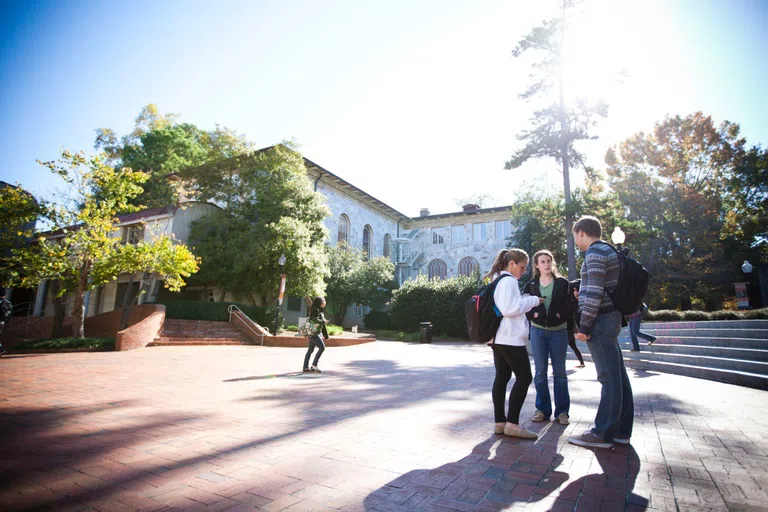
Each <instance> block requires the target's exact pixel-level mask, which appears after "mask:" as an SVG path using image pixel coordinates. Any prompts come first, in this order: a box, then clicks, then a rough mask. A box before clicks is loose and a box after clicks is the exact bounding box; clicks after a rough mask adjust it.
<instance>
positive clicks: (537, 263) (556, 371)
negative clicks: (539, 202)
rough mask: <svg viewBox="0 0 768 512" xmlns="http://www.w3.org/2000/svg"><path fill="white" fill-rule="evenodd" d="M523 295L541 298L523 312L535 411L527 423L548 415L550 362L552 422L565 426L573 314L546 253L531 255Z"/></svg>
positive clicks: (564, 283) (569, 299)
mask: <svg viewBox="0 0 768 512" xmlns="http://www.w3.org/2000/svg"><path fill="white" fill-rule="evenodd" d="M523 291H524V293H526V294H528V295H534V296H537V297H541V298H543V299H544V302H543V303H542V304H539V305H538V306H537V307H535V308H534V309H532V310H530V311H529V312H528V313H526V316H527V317H528V320H529V321H530V322H531V351H532V352H533V363H534V368H535V373H534V377H533V383H534V386H535V387H536V412H535V413H534V415H533V418H531V421H547V420H549V418H550V416H551V415H552V399H551V397H550V394H549V378H548V375H547V369H548V362H549V360H551V361H552V375H553V378H554V395H555V412H554V417H555V421H557V422H558V423H560V424H561V425H568V424H569V423H570V418H569V415H568V412H569V410H570V407H571V397H570V394H569V393H568V375H567V374H566V373H565V356H566V352H567V351H568V321H569V320H570V319H571V318H572V317H573V313H574V312H575V311H576V305H575V304H574V303H575V301H574V298H573V294H572V293H571V291H570V283H569V282H568V280H567V279H566V278H564V277H562V276H561V275H560V274H559V272H558V271H557V268H556V265H555V258H554V256H553V255H552V253H551V252H550V251H547V250H541V251H538V252H537V253H536V254H534V255H533V279H531V280H530V281H528V283H527V284H526V285H525V289H524V290H523Z"/></svg>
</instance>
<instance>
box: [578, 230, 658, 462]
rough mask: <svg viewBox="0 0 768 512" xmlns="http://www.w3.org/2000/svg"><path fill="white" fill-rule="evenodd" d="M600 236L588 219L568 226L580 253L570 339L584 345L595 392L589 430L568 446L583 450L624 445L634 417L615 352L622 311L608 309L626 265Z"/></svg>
mask: <svg viewBox="0 0 768 512" xmlns="http://www.w3.org/2000/svg"><path fill="white" fill-rule="evenodd" d="M602 234H603V228H602V225H601V224H600V221H599V220H598V219H597V218H595V217H592V216H584V217H581V218H580V219H579V220H578V221H577V222H576V223H575V224H574V225H573V237H574V242H575V243H576V247H578V248H579V251H581V252H583V253H584V263H583V264H582V266H581V287H580V290H579V309H580V310H581V318H580V322H579V332H578V333H577V334H576V339H578V340H582V341H586V342H587V345H588V346H589V351H590V353H591V354H592V360H593V361H594V363H595V369H596V370H597V380H598V381H599V382H600V386H601V392H600V404H599V405H598V407H597V414H596V416H595V426H594V427H593V428H591V429H589V430H587V431H585V432H584V433H582V434H580V435H574V436H571V437H569V438H568V441H569V442H570V443H572V444H575V445H578V446H586V447H589V448H610V447H611V446H612V445H613V443H621V444H629V440H630V437H631V435H632V425H633V421H634V413H635V411H634V397H633V396H632V386H631V385H630V382H629V376H628V375H627V369H626V367H625V366H624V358H623V357H622V355H621V348H620V347H619V331H621V319H622V312H621V311H620V310H619V309H617V306H616V305H615V304H614V301H616V302H619V303H621V298H620V297H619V298H616V297H617V293H619V294H620V293H623V292H622V291H621V290H619V289H618V288H619V285H620V280H621V281H626V279H627V277H626V276H627V274H626V272H625V273H624V274H623V275H622V272H623V271H622V263H623V264H624V265H623V266H624V268H628V267H629V265H628V264H627V262H626V259H627V258H626V257H625V256H624V255H623V254H622V255H620V254H619V253H618V251H616V249H614V248H613V246H611V245H609V244H607V243H606V242H604V241H602V240H601V239H600V238H601V237H602ZM633 262H634V260H633ZM634 263H636V262H634ZM641 268H642V267H641ZM622 284H623V283H622ZM646 284H647V279H646Z"/></svg>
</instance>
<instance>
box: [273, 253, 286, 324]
mask: <svg viewBox="0 0 768 512" xmlns="http://www.w3.org/2000/svg"><path fill="white" fill-rule="evenodd" d="M277 264H278V265H280V270H279V272H278V273H277V282H278V283H282V279H283V265H285V254H281V255H280V257H279V258H278V259H277ZM280 286H281V285H280V284H278V292H277V305H276V306H275V331H274V333H275V336H277V324H278V322H279V321H280V291H279V287H280Z"/></svg>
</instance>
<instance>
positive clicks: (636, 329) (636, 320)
mask: <svg viewBox="0 0 768 512" xmlns="http://www.w3.org/2000/svg"><path fill="white" fill-rule="evenodd" d="M642 321H643V315H632V316H631V317H629V336H630V338H632V348H634V349H635V350H640V343H638V341H637V338H643V339H644V340H646V341H650V342H654V341H656V336H651V335H650V334H647V333H644V332H640V323H641V322H642Z"/></svg>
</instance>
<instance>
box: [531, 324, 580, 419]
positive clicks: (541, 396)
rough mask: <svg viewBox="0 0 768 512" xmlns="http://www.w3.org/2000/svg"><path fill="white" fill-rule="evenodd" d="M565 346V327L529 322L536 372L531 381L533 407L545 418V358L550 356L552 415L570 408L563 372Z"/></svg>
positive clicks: (547, 398) (547, 403) (547, 405)
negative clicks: (548, 328) (549, 329)
mask: <svg viewBox="0 0 768 512" xmlns="http://www.w3.org/2000/svg"><path fill="white" fill-rule="evenodd" d="M567 350H568V330H567V329H561V330H559V331H547V330H546V329H540V328H539V327H536V326H535V325H532V326H531V351H532V352H533V364H534V366H535V367H536V373H535V375H534V377H533V383H534V385H535V386H536V409H538V410H540V411H541V412H543V413H544V416H546V417H547V418H549V416H550V415H551V414H552V399H551V398H550V396H549V381H548V379H547V362H548V360H549V359H550V358H551V359H552V374H553V376H554V380H555V386H554V389H555V418H557V417H558V416H559V415H560V414H562V413H564V412H568V410H569V409H570V408H571V396H570V394H569V393H568V376H567V375H566V373H565V353H566V351H567Z"/></svg>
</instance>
